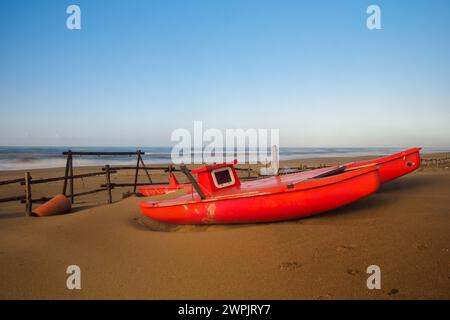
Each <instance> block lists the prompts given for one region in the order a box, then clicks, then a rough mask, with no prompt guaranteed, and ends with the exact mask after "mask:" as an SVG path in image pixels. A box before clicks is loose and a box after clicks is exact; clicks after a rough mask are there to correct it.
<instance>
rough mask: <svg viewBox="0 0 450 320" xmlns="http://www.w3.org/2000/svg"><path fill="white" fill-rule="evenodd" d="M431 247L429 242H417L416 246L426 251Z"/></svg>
mask: <svg viewBox="0 0 450 320" xmlns="http://www.w3.org/2000/svg"><path fill="white" fill-rule="evenodd" d="M429 247H430V245H429V244H427V243H419V244H415V245H414V248H416V249H417V250H419V251H425V250H427V249H428V248H429Z"/></svg>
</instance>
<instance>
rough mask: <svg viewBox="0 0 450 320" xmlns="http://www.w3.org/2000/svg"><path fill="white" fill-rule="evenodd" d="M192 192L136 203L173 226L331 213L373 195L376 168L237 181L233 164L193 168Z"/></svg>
mask: <svg viewBox="0 0 450 320" xmlns="http://www.w3.org/2000/svg"><path fill="white" fill-rule="evenodd" d="M182 170H183V172H184V173H185V174H186V176H187V177H188V179H189V180H190V182H191V184H192V188H193V189H194V191H193V192H192V193H191V194H186V195H182V196H180V197H178V198H176V199H172V200H163V201H145V202H141V203H140V209H141V212H142V214H143V215H145V216H148V217H150V218H152V219H155V220H159V221H164V222H169V223H178V224H225V223H254V222H271V221H280V220H287V219H295V218H301V217H305V216H309V215H313V214H317V213H321V212H324V211H327V210H331V209H334V208H337V207H340V206H343V205H346V204H348V203H351V202H354V201H356V200H358V199H360V198H362V197H365V196H368V195H370V194H372V193H373V192H375V191H376V190H377V189H378V187H379V185H380V178H379V174H378V166H377V165H373V164H365V165H360V166H355V167H353V168H346V167H345V166H335V167H331V168H323V169H317V170H314V171H306V172H300V173H291V174H286V175H281V176H273V177H269V178H265V179H259V180H254V181H246V182H240V181H239V178H238V176H237V174H236V171H235V170H234V166H233V164H230V163H227V164H216V165H208V166H204V167H202V168H198V169H195V170H192V173H193V174H197V180H195V179H194V177H193V176H192V174H191V172H189V170H187V168H186V167H185V166H182Z"/></svg>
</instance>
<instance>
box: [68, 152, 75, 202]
mask: <svg viewBox="0 0 450 320" xmlns="http://www.w3.org/2000/svg"><path fill="white" fill-rule="evenodd" d="M69 173H70V185H69V187H70V203H72V204H74V203H75V197H74V190H73V157H72V152H70V167H69Z"/></svg>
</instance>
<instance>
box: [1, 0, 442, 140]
mask: <svg viewBox="0 0 450 320" xmlns="http://www.w3.org/2000/svg"><path fill="white" fill-rule="evenodd" d="M70 4H77V5H79V6H80V8H81V30H68V29H67V28H66V19H67V17H68V15H67V14H66V8H67V6H69V5H70ZM370 4H377V5H379V6H380V8H381V14H382V16H381V23H382V29H381V30H368V29H367V27H366V19H367V17H368V15H367V13H366V9H367V7H368V6H369V5H370ZM194 120H202V121H203V122H204V126H205V127H206V128H219V129H225V128H243V129H246V128H269V129H270V128H279V129H280V140H281V145H282V146H286V147H288V146H298V147H319V146H320V147H370V146H374V147H378V146H386V147H396V146H438V147H442V146H444V147H449V146H450V125H449V124H450V1H445V0H442V1H438V0H432V1H419V0H417V1H406V0H395V1H375V0H372V1H364V0H358V1H357V0H354V1H349V0H345V1H344V0H342V1H336V0H330V1H322V0H319V1H299V0H290V1H289V0H281V1H265V0H258V1H256V0H240V1H236V0H227V1H223V0H222V1H219V0H204V1H200V0H190V1H188V0H183V1H181V0H180V1H173V0H167V1H163V0H149V1H138V0H133V1H124V0H122V1H118V0H115V1H114V0H109V1H106V0H89V1H75V0H73V1H22V0H2V1H1V2H0V145H75V146H89V145H91V146H92V145H94V146H127V145H130V146H131V145H133V146H136V145H140V146H161V145H169V144H170V134H171V132H172V131H173V130H174V129H176V128H187V129H190V130H192V128H193V122H194Z"/></svg>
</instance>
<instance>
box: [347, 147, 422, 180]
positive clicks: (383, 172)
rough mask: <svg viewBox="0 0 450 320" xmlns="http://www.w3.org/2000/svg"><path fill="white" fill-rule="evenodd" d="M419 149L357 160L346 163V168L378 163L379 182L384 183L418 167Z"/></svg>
mask: <svg viewBox="0 0 450 320" xmlns="http://www.w3.org/2000/svg"><path fill="white" fill-rule="evenodd" d="M420 150H421V148H413V149H409V150H405V151H402V152H399V153H396V154H393V155H390V156H386V157H382V158H378V159H374V160H368V161H359V162H354V163H351V164H346V165H345V167H346V168H350V169H351V168H356V167H360V166H365V165H371V164H377V165H379V170H378V171H379V174H380V182H381V183H386V182H389V181H392V180H394V179H397V178H399V177H401V176H404V175H405V174H408V173H410V172H412V171H414V170H416V169H417V168H419V167H420Z"/></svg>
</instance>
